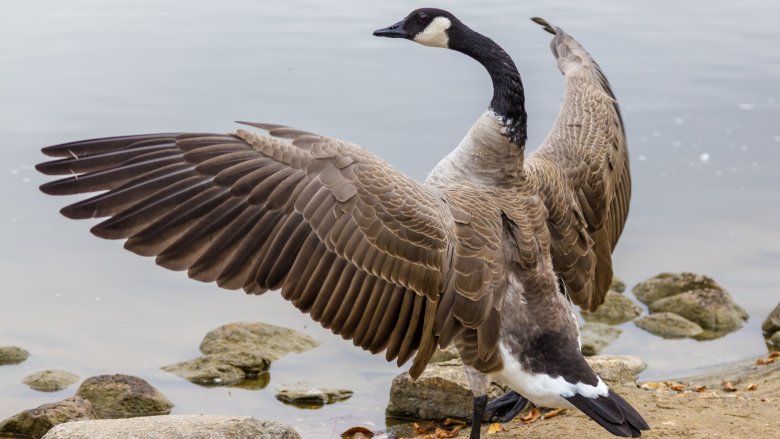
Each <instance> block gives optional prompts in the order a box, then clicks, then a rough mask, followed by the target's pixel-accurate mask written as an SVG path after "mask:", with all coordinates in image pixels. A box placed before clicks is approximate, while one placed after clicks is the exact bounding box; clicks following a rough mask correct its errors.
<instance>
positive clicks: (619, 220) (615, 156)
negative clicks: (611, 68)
mask: <svg viewBox="0 0 780 439" xmlns="http://www.w3.org/2000/svg"><path fill="white" fill-rule="evenodd" d="M533 20H534V21H535V22H537V23H539V24H541V25H542V26H544V27H545V30H547V31H548V32H550V33H552V34H554V35H555V36H554V37H553V40H552V43H551V47H552V52H553V54H554V55H555V57H556V59H557V61H558V67H559V69H560V70H561V72H562V73H563V75H564V77H565V82H566V90H565V93H564V97H563V102H562V103H561V109H560V113H559V115H558V119H557V120H556V122H555V125H554V126H553V128H552V130H551V131H550V133H549V135H548V137H547V139H546V140H545V141H544V143H543V144H542V145H541V146H540V147H539V148H538V149H537V150H536V151H535V152H534V153H533V154H531V155H530V156H529V157H528V159H527V160H526V169H527V171H528V173H529V174H530V175H531V176H532V178H535V180H536V181H537V183H538V184H539V186H540V188H541V190H542V192H543V193H544V194H545V205H546V206H547V209H548V211H549V218H548V227H549V229H550V234H551V237H552V243H551V251H552V255H553V264H554V266H555V269H556V271H557V272H558V273H559V275H560V276H561V278H562V279H563V281H564V282H565V283H566V286H567V288H568V291H569V293H570V294H571V298H572V300H573V301H574V302H575V303H576V304H578V305H580V306H581V307H583V308H585V309H589V310H594V309H596V307H598V306H599V305H600V304H601V303H602V302H603V301H604V297H605V296H606V293H607V290H608V289H609V285H610V282H611V281H612V259H611V258H612V250H613V249H614V247H615V245H616V244H617V240H618V238H619V237H620V233H621V232H622V231H623V225H624V224H625V221H626V216H627V215H628V205H629V199H630V196H631V177H630V174H629V168H628V149H627V146H626V137H625V132H624V129H623V121H622V119H621V116H620V109H619V108H618V104H617V100H616V99H615V96H614V94H613V93H612V89H611V88H610V85H609V82H608V81H607V78H606V77H605V76H604V74H603V73H602V71H601V69H600V68H599V66H598V64H596V62H595V61H594V60H593V59H592V58H591V57H590V55H589V54H588V53H587V52H586V51H585V49H584V48H583V47H582V46H581V45H580V44H579V43H578V42H577V41H576V40H574V38H572V37H571V36H570V35H568V34H566V33H565V32H564V31H563V30H561V29H560V28H558V27H553V26H551V25H550V24H548V23H547V22H546V21H544V20H542V19H540V18H535V19H533Z"/></svg>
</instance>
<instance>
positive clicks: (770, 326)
mask: <svg viewBox="0 0 780 439" xmlns="http://www.w3.org/2000/svg"><path fill="white" fill-rule="evenodd" d="M761 329H763V330H764V336H765V337H769V336H770V335H772V334H774V333H776V332H777V331H780V303H778V304H777V306H776V307H775V309H774V310H772V312H771V313H769V315H768V316H767V318H766V320H764V324H763V325H761Z"/></svg>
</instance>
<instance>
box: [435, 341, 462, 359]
mask: <svg viewBox="0 0 780 439" xmlns="http://www.w3.org/2000/svg"><path fill="white" fill-rule="evenodd" d="M458 359H460V354H459V353H458V349H457V348H455V343H450V345H449V346H447V347H446V348H444V349H436V350H435V351H434V352H433V356H432V357H431V361H429V363H441V362H442V361H450V360H458Z"/></svg>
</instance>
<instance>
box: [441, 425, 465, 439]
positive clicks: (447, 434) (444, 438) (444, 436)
mask: <svg viewBox="0 0 780 439" xmlns="http://www.w3.org/2000/svg"><path fill="white" fill-rule="evenodd" d="M460 429H461V427H460V425H459V426H457V427H455V428H453V429H452V430H445V429H443V428H437V429H436V433H435V434H434V437H435V438H436V439H448V438H451V437H458V436H459V435H460Z"/></svg>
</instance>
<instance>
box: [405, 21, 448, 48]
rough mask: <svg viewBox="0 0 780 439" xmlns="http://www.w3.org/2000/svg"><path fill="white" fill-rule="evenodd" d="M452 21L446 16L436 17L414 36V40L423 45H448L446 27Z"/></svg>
mask: <svg viewBox="0 0 780 439" xmlns="http://www.w3.org/2000/svg"><path fill="white" fill-rule="evenodd" d="M451 25H452V22H451V21H450V19H449V18H447V17H436V18H434V19H433V21H431V23H430V24H429V25H428V26H426V27H425V29H424V30H423V31H422V32H420V33H418V34H417V35H415V36H414V41H415V42H417V43H420V44H422V45H424V46H431V47H445V48H446V47H449V46H448V43H449V37H447V29H449V28H450V26H451Z"/></svg>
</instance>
